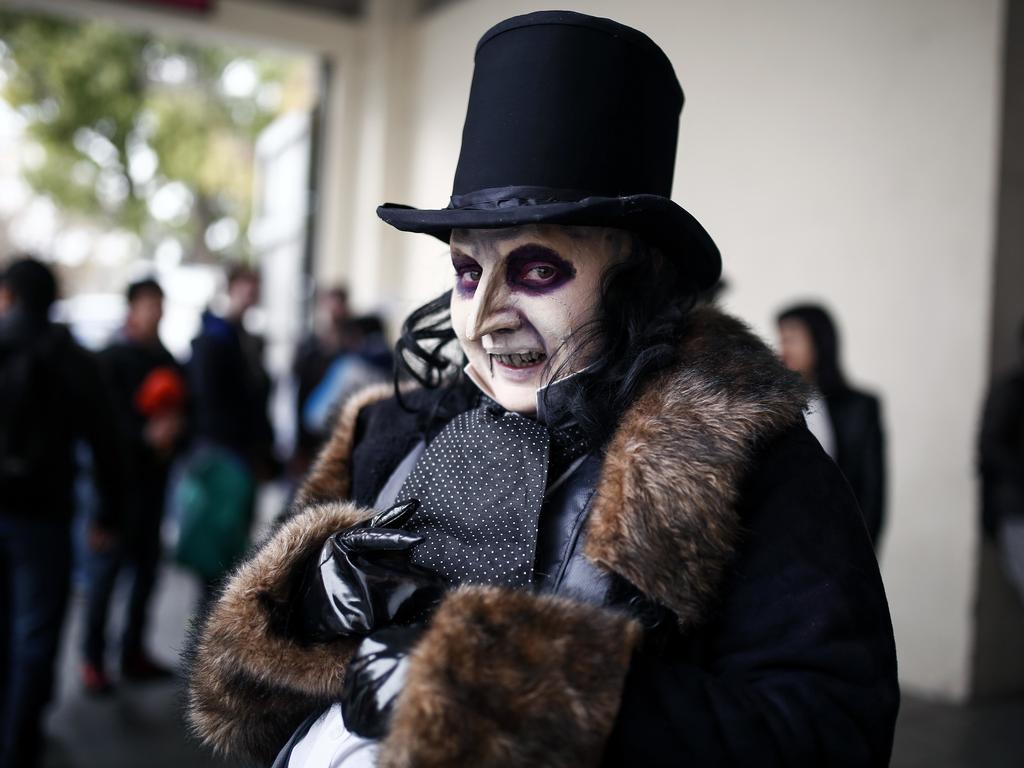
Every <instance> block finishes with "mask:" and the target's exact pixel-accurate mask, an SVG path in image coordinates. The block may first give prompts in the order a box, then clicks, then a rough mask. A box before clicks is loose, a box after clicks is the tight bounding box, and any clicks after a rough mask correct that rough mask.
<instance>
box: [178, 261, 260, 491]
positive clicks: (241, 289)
mask: <svg viewBox="0 0 1024 768" xmlns="http://www.w3.org/2000/svg"><path fill="white" fill-rule="evenodd" d="M259 297H260V278H259V275H258V274H257V273H256V272H255V271H253V270H252V269H250V268H248V267H235V268H234V269H232V270H231V272H230V273H229V274H228V311H227V312H226V313H225V315H224V316H223V317H220V316H218V315H215V314H214V313H212V312H209V311H207V312H204V313H203V319H202V329H201V330H200V333H199V335H198V336H197V337H196V338H195V339H194V340H193V342H192V360H191V362H190V363H189V366H188V373H189V385H190V386H189V390H190V392H191V393H192V397H193V406H194V411H195V430H196V436H197V437H198V438H201V439H205V440H209V441H210V442H212V443H215V444H217V445H218V446H220V447H223V448H227V449H229V450H231V451H233V452H234V453H236V454H237V455H238V456H239V457H240V458H242V459H243V460H244V461H245V462H246V463H247V464H248V465H249V466H250V468H252V469H253V470H254V471H255V472H256V474H257V475H264V476H265V475H267V474H270V473H271V471H272V469H273V466H274V460H273V445H274V433H273V428H272V427H271V425H270V416H269V411H268V408H269V401H270V389H271V382H270V377H269V376H267V372H266V370H265V369H264V367H263V340H262V339H261V338H259V337H257V336H254V335H253V334H251V333H249V331H247V330H246V329H245V326H244V324H243V319H244V318H245V315H246V313H247V312H248V311H249V310H250V309H251V308H252V307H254V306H255V305H256V304H257V303H258V302H259Z"/></svg>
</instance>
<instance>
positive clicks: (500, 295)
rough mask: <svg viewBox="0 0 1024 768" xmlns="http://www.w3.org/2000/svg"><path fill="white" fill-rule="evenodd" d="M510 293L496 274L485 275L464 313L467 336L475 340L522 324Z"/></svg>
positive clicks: (470, 339)
mask: <svg viewBox="0 0 1024 768" xmlns="http://www.w3.org/2000/svg"><path fill="white" fill-rule="evenodd" d="M511 298H512V297H511V294H510V292H509V289H508V285H506V283H505V281H504V280H503V279H501V277H500V276H499V275H494V274H493V273H492V274H484V275H483V276H482V277H481V279H480V283H479V284H478V285H477V287H476V291H475V292H474V294H473V299H472V304H471V306H470V309H469V314H468V315H467V316H466V338H467V339H468V340H469V341H478V340H480V339H482V338H483V337H484V336H487V335H488V334H494V333H501V332H502V331H515V330H518V329H519V327H520V326H521V325H522V321H521V320H520V318H519V313H518V312H517V311H516V309H515V307H514V306H512V302H511Z"/></svg>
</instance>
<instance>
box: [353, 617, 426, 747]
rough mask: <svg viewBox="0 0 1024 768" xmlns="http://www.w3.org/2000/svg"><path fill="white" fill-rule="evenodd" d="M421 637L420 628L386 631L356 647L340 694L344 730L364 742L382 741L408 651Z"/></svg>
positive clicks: (406, 666) (402, 683)
mask: <svg viewBox="0 0 1024 768" xmlns="http://www.w3.org/2000/svg"><path fill="white" fill-rule="evenodd" d="M422 634H423V627H422V626H412V627H387V628H385V629H381V630H378V631H377V632H374V633H373V634H372V635H370V636H369V637H366V638H365V639H364V640H363V642H361V643H360V644H359V648H358V649H357V650H356V655H355V656H353V657H352V660H351V661H350V662H349V665H348V670H347V671H346V672H345V685H344V688H343V689H342V693H341V714H342V717H343V718H344V720H345V727H346V728H348V729H349V730H350V731H352V732H353V733H355V734H358V735H359V736H362V737H363V738H365V739H382V738H384V736H385V735H386V734H387V731H388V722H389V721H390V720H391V712H392V710H393V709H394V706H395V699H397V698H398V694H399V693H401V692H402V688H404V687H405V678H406V675H407V673H408V670H409V651H411V650H412V647H413V646H414V645H415V644H416V641H417V640H419V638H420V635H422Z"/></svg>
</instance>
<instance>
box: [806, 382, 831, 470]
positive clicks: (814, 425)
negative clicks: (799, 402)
mask: <svg viewBox="0 0 1024 768" xmlns="http://www.w3.org/2000/svg"><path fill="white" fill-rule="evenodd" d="M804 420H805V421H806V422H807V428H808V429H809V430H811V434H812V435H814V436H815V437H816V438H818V442H819V443H821V447H822V448H824V449H825V453H827V454H828V455H829V456H831V457H832V459H833V460H835V458H836V433H835V430H833V429H832V419H831V417H830V416H829V414H828V405H827V404H826V403H825V398H823V397H822V396H821V395H818V394H815V395H814V396H813V397H811V400H810V402H809V403H808V404H807V410H806V411H804Z"/></svg>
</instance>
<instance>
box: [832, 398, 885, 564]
mask: <svg viewBox="0 0 1024 768" xmlns="http://www.w3.org/2000/svg"><path fill="white" fill-rule="evenodd" d="M825 402H826V404H827V405H828V413H829V418H830V420H831V422H832V430H833V432H834V433H835V438H836V456H835V459H836V464H838V465H839V469H841V470H842V471H843V475H845V476H846V480H847V482H849V483H850V488H851V489H853V495H854V496H855V497H856V498H857V502H858V503H859V504H860V510H861V513H862V514H863V515H864V524H865V525H866V526H867V529H868V535H870V536H871V541H872V543H873V544H876V545H877V544H878V539H879V536H880V535H881V532H882V525H883V523H884V521H885V438H884V435H883V433H882V413H881V406H880V405H879V402H878V398H877V397H875V396H874V395H869V394H867V393H866V392H861V391H859V390H856V389H851V388H850V387H845V386H844V387H842V388H839V389H836V390H834V391H832V392H830V393H829V394H827V395H826V396H825Z"/></svg>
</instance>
